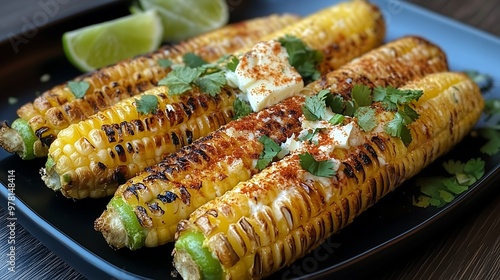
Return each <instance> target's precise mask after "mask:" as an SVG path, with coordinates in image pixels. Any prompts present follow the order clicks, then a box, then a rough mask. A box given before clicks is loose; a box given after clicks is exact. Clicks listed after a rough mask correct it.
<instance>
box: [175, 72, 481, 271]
mask: <svg viewBox="0 0 500 280" xmlns="http://www.w3.org/2000/svg"><path fill="white" fill-rule="evenodd" d="M404 88H405V89H422V90H423V91H424V94H423V96H422V98H421V99H420V100H419V101H418V102H416V103H414V108H415V110H416V111H417V112H418V113H419V114H420V118H419V119H417V120H416V121H415V122H414V123H412V124H411V125H410V130H411V134H412V135H413V141H412V142H411V143H410V144H409V146H405V144H404V143H403V141H402V140H401V139H400V138H397V137H392V136H390V135H388V134H387V133H385V132H384V130H383V129H381V130H380V129H374V130H373V131H371V132H364V131H361V130H359V131H357V130H356V132H355V130H353V131H352V132H351V134H350V136H348V139H349V143H350V144H349V145H348V146H347V147H345V148H342V147H338V146H337V144H336V143H338V140H337V139H333V138H332V137H331V136H329V132H331V131H332V130H333V129H334V127H333V126H331V127H330V128H326V129H325V130H323V131H321V132H319V136H318V138H319V139H320V140H318V145H315V144H307V143H305V144H304V145H303V146H302V147H301V148H299V149H298V150H296V151H295V152H293V153H292V154H291V155H289V156H287V157H285V158H284V159H282V160H280V161H278V162H276V163H274V164H273V165H271V166H270V167H269V168H267V169H265V170H263V171H262V172H261V173H259V174H257V175H256V176H254V177H253V178H252V179H250V180H248V181H246V182H242V183H240V184H239V185H238V186H236V187H235V188H234V189H233V190H232V191H229V192H227V193H226V194H225V195H223V196H222V197H219V198H217V199H215V200H213V201H211V202H209V203H207V204H205V205H203V206H202V207H200V208H198V209H197V210H196V211H195V212H194V213H193V214H192V215H191V217H190V218H189V220H184V221H182V222H180V223H179V233H178V236H177V238H178V240H177V243H176V245H175V249H174V253H173V254H174V265H175V267H176V268H177V270H178V271H179V272H180V274H181V276H182V277H183V278H184V279H200V278H204V277H212V278H214V277H215V278H214V279H260V278H263V277H266V276H268V275H270V274H271V273H273V272H275V271H277V270H279V269H281V268H283V267H285V266H287V265H290V264H291V263H292V262H293V261H294V260H296V259H298V258H300V257H301V256H303V255H305V254H307V253H308V252H310V251H311V250H313V249H314V248H315V247H317V246H319V245H320V244H321V243H322V242H323V241H324V240H325V239H326V238H327V237H329V236H330V235H331V234H333V233H335V232H337V231H339V230H340V229H342V228H344V227H345V226H346V225H348V224H350V223H351V222H352V221H353V219H354V218H355V217H356V216H358V215H359V214H360V213H362V212H363V211H364V210H366V209H367V208H368V207H369V206H371V205H373V204H374V203H376V202H377V201H378V200H380V199H381V198H382V197H383V196H385V195H386V194H387V193H389V192H390V191H391V190H393V189H394V188H395V187H397V186H399V185H401V184H402V183H403V182H404V181H405V180H407V179H408V178H410V177H412V176H414V175H415V174H417V173H418V172H419V171H420V170H421V169H422V168H424V167H425V166H427V165H428V164H429V163H431V162H432V161H433V160H435V159H436V158H438V157H439V156H441V155H443V154H444V153H446V152H447V151H448V150H450V149H451V148H452V147H453V146H454V145H455V144H457V143H458V142H459V141H460V140H461V139H462V138H463V137H464V136H465V135H466V134H467V133H468V132H469V131H470V129H472V127H473V126H474V124H475V123H476V122H477V120H478V119H479V117H480V114H481V110H482V107H483V100H482V97H481V94H480V92H479V89H478V87H477V86H476V85H475V83H474V82H473V81H472V80H470V79H469V78H468V77H467V76H465V75H462V74H457V73H449V72H443V73H438V74H433V75H429V76H427V77H425V78H424V79H421V80H419V81H415V82H411V83H409V84H408V85H407V86H406V87H404ZM372 106H374V107H375V108H377V109H378V110H377V117H376V118H377V119H378V121H379V124H380V125H384V124H385V123H387V120H388V117H390V116H391V115H392V116H394V113H393V112H391V113H388V112H387V111H384V110H382V107H381V106H377V105H372ZM384 112H385V114H384ZM450 120H451V121H450ZM349 122H350V123H353V124H354V126H356V124H355V123H356V121H355V120H354V119H350V120H349ZM332 149H333V150H332ZM306 151H307V152H308V153H310V154H312V155H313V156H314V157H315V158H317V160H333V161H334V162H335V163H336V166H337V168H338V169H337V172H336V174H335V175H334V176H332V177H318V176H315V175H312V174H311V173H309V172H307V171H305V170H304V169H303V168H302V166H301V163H300V153H304V152H306ZM207 264H209V265H207Z"/></svg>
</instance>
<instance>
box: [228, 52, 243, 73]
mask: <svg viewBox="0 0 500 280" xmlns="http://www.w3.org/2000/svg"><path fill="white" fill-rule="evenodd" d="M239 63H240V60H239V59H238V58H237V57H236V56H234V55H233V56H231V57H230V60H229V61H228V62H227V64H226V68H227V69H228V70H229V71H232V72H234V71H236V67H238V64H239Z"/></svg>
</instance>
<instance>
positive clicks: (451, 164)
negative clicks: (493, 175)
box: [413, 158, 485, 208]
mask: <svg viewBox="0 0 500 280" xmlns="http://www.w3.org/2000/svg"><path fill="white" fill-rule="evenodd" d="M442 166H443V168H444V169H445V170H446V171H447V172H448V173H449V174H450V176H448V177H443V176H436V177H427V178H418V179H417V181H416V184H417V186H419V188H420V192H421V195H420V196H419V197H418V198H417V199H414V200H413V205H415V206H417V207H424V208H425V207H428V206H435V207H443V206H444V205H446V204H447V203H449V202H451V201H453V199H455V197H456V196H457V195H459V194H461V193H463V192H465V191H467V190H468V189H469V187H470V186H471V185H472V184H474V183H475V182H476V181H477V180H479V179H480V178H481V177H482V176H483V175H484V166H485V162H484V161H483V160H481V159H480V158H476V159H470V160H468V161H467V162H465V163H462V162H461V161H454V160H449V161H445V162H443V164H442Z"/></svg>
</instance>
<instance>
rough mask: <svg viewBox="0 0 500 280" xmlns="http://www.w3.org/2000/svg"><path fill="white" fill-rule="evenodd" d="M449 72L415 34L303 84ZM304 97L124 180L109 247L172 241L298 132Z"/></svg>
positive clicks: (399, 80) (385, 80)
mask: <svg viewBox="0 0 500 280" xmlns="http://www.w3.org/2000/svg"><path fill="white" fill-rule="evenodd" d="M445 70H447V62H446V57H445V55H444V53H443V52H442V51H441V50H440V49H439V48H438V47H436V46H434V45H433V44H431V43H429V42H428V41H426V40H424V39H422V38H418V37H406V38H402V39H399V40H397V41H394V42H391V43H388V44H386V45H384V46H382V47H379V48H377V49H375V50H373V51H370V52H369V53H367V54H365V55H363V56H361V57H360V58H358V59H355V60H353V61H352V62H350V63H348V64H346V65H344V66H342V67H341V68H339V69H338V70H336V71H333V72H331V73H329V74H328V75H326V76H325V77H323V78H322V79H321V80H318V81H316V82H313V83H311V84H309V85H308V86H306V87H305V89H304V90H303V92H302V93H303V94H304V95H311V94H313V93H314V92H318V91H319V90H322V89H326V88H329V89H331V90H332V91H334V92H338V93H345V94H346V95H347V94H348V93H349V92H350V90H351V88H352V86H353V84H354V83H365V84H368V85H370V86H388V85H392V86H395V87H396V86H400V85H402V84H404V83H406V82H407V81H408V80H409V79H413V78H417V77H422V76H424V75H425V74H427V73H433V72H439V71H445ZM303 102H304V96H295V97H292V98H289V99H286V100H284V101H282V102H281V103H279V104H277V105H275V106H272V107H269V108H267V109H264V110H262V111H260V112H259V113H257V114H252V115H249V116H247V117H245V118H242V119H239V120H235V121H232V122H230V123H228V124H227V125H225V126H224V127H222V128H220V129H218V130H217V131H215V132H213V133H211V134H209V135H208V136H206V137H204V138H202V139H199V140H197V141H195V142H194V143H193V144H192V145H190V146H186V147H184V148H182V149H181V150H179V151H178V152H176V153H173V154H171V155H170V156H168V157H167V158H166V159H164V160H162V161H161V162H160V163H158V164H156V165H154V166H152V167H148V168H147V169H146V170H145V171H144V172H141V173H139V174H138V175H137V176H135V177H133V178H132V179H130V180H129V181H127V183H125V184H123V185H121V186H120V187H119V188H118V189H117V191H116V192H115V194H114V197H113V198H112V199H111V202H110V203H109V204H108V205H107V209H106V210H105V211H104V213H103V214H102V215H101V216H100V217H99V218H98V219H97V220H96V222H95V229H96V230H98V231H101V232H102V234H103V236H104V238H105V239H106V241H107V242H108V243H109V245H110V246H111V247H114V248H122V247H128V248H130V249H138V248H140V247H143V246H148V247H153V246H158V245H161V244H164V243H167V242H170V241H173V238H174V233H175V231H176V228H177V223H178V222H179V221H180V220H181V219H184V218H187V217H188V216H189V214H190V213H191V212H193V211H194V210H195V209H196V208H198V207H199V206H201V205H202V204H204V203H205V202H207V201H210V200H212V199H214V198H215V197H216V196H220V195H222V194H223V193H224V192H226V191H228V190H230V189H232V188H233V187H234V186H235V185H236V184H237V183H238V182H241V181H245V180H248V179H249V178H250V177H251V176H253V175H254V174H256V173H257V172H258V170H257V168H256V166H255V162H256V161H257V159H258V157H259V155H260V153H261V152H262V149H263V145H262V143H261V142H260V141H259V140H258V139H259V137H260V136H262V135H266V136H268V137H270V138H271V139H272V140H274V141H276V142H278V143H283V142H284V141H285V139H287V138H288V137H290V136H292V135H293V134H296V135H297V134H298V133H299V132H300V130H301V127H300V124H299V122H298V116H299V115H301V114H302V113H301V112H302V111H301V106H302V105H303Z"/></svg>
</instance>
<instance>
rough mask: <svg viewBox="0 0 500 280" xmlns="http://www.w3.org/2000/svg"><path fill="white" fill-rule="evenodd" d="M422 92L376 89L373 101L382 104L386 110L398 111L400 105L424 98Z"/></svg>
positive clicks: (389, 88) (391, 88)
mask: <svg viewBox="0 0 500 280" xmlns="http://www.w3.org/2000/svg"><path fill="white" fill-rule="evenodd" d="M423 93H424V92H423V91H422V90H407V89H405V90H402V89H396V88H393V87H390V86H389V87H386V88H383V87H376V88H375V89H374V90H373V100H374V101H379V102H380V103H382V106H383V107H384V108H385V109H386V110H397V109H398V106H399V105H404V104H408V103H410V102H411V101H413V100H417V101H418V99H419V98H420V96H422V94H423Z"/></svg>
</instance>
